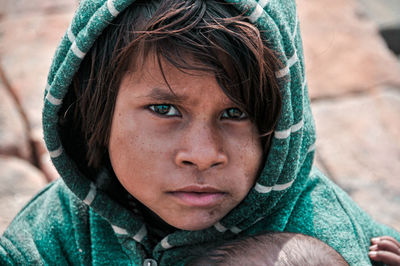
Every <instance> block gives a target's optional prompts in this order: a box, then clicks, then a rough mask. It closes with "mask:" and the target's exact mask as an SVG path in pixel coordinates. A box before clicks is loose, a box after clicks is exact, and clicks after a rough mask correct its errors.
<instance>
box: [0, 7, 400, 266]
mask: <svg viewBox="0 0 400 266" xmlns="http://www.w3.org/2000/svg"><path fill="white" fill-rule="evenodd" d="M133 2H134V1H133V0H83V1H81V2H80V5H79V7H78V9H77V11H76V13H75V16H74V18H73V21H72V23H71V24H70V26H69V28H68V30H67V32H66V34H65V36H64V37H63V39H62V41H61V44H60V46H59V48H58V49H57V51H56V54H55V57H54V60H53V64H52V66H51V69H50V73H49V76H48V85H47V87H46V90H45V99H44V110H43V127H44V135H45V141H46V145H47V148H48V150H49V153H50V156H51V158H52V161H53V163H54V165H55V166H56V168H57V170H58V172H59V174H60V176H61V178H60V179H59V180H56V181H55V182H53V183H51V184H49V185H48V186H47V187H46V188H45V189H44V190H43V191H42V192H40V193H39V194H38V195H37V196H36V197H35V198H34V199H32V200H31V201H30V202H29V203H28V204H27V206H26V207H25V208H24V209H22V210H21V211H20V213H19V214H18V215H17V217H16V218H15V219H14V220H13V222H12V223H11V225H10V226H9V227H8V229H7V230H6V231H5V232H4V234H3V236H2V237H1V239H0V264H1V265H55V264H57V265H70V264H72V265H101V264H104V265H119V264H121V265H180V264H183V263H184V261H185V260H186V259H187V257H188V254H190V252H191V250H193V249H194V248H195V247H197V246H208V245H210V244H213V243H216V242H217V241H219V240H221V239H224V240H228V239H233V238H235V237H237V236H245V235H251V234H256V233H259V232H264V231H291V232H300V233H304V234H307V235H310V236H314V237H317V238H319V239H321V240H323V241H324V242H326V243H327V244H329V245H330V246H332V247H333V248H334V249H336V250H337V251H338V252H339V253H340V254H342V256H343V257H344V258H345V259H346V260H347V261H348V262H349V264H350V265H370V264H371V262H370V260H369V258H368V247H369V245H370V238H372V237H375V236H382V235H391V236H393V237H395V238H396V239H398V240H399V241H400V235H399V233H397V232H396V231H394V230H393V229H391V228H389V227H386V226H384V225H381V224H378V223H376V222H375V221H374V220H373V219H372V218H371V217H369V216H368V215H367V214H366V213H365V212H364V211H362V210H361V209H360V208H359V207H358V206H357V205H356V204H355V203H354V202H353V201H352V200H351V199H350V198H349V196H348V195H347V194H346V193H345V192H343V191H342V190H341V189H340V188H338V187H337V186H336V185H335V184H334V183H332V182H331V181H330V180H329V179H328V178H326V177H325V176H324V175H323V174H322V173H320V172H319V171H318V170H317V169H315V167H313V166H312V165H313V157H314V150H315V129H314V123H313V118H312V114H311V109H310V101H309V98H308V92H307V80H306V77H305V70H304V56H303V49H302V41H301V36H300V32H299V22H298V17H297V14H296V5H295V1H294V0H259V1H254V0H248V1H238V0H229V1H227V2H231V3H234V4H235V6H237V8H238V9H239V11H240V12H247V15H248V16H249V20H250V21H251V22H252V23H254V24H255V25H257V27H259V28H260V29H262V30H264V31H265V32H266V33H267V35H268V36H269V37H268V41H269V43H270V45H271V46H270V47H271V48H273V49H274V50H275V51H276V52H277V53H278V54H279V55H280V60H281V61H282V62H283V63H284V67H282V69H281V70H280V71H278V72H277V73H276V76H277V77H278V78H279V79H280V80H281V82H280V91H281V95H282V101H283V106H282V112H281V115H280V118H279V121H278V124H277V127H276V130H275V132H274V137H273V140H272V145H271V148H270V152H269V154H268V158H267V160H266V163H265V166H264V170H263V171H262V173H261V175H260V177H259V178H258V179H257V181H256V183H255V185H254V187H253V188H252V189H251V190H250V192H249V193H248V195H247V197H246V198H245V199H244V200H243V201H242V202H241V203H240V204H239V205H238V206H236V207H235V208H234V209H233V210H232V211H231V212H229V213H228V214H227V215H226V216H225V217H223V218H222V219H221V220H220V221H219V222H217V223H216V224H215V225H214V226H211V227H209V228H206V229H204V230H200V231H184V230H176V231H174V232H172V233H170V234H168V235H166V236H165V237H164V238H162V240H160V241H154V239H152V237H151V236H152V235H154V233H153V232H152V230H153V228H152V227H151V226H150V225H148V224H146V223H145V222H143V220H142V219H139V218H138V216H137V215H136V214H135V213H134V212H133V211H129V210H127V209H126V208H125V207H123V206H122V205H120V204H119V203H118V202H117V201H116V200H115V199H114V198H113V197H111V196H110V195H109V194H108V193H106V192H105V191H106V189H105V187H106V186H107V182H106V181H104V180H105V179H106V178H105V179H104V178H97V179H96V182H92V181H91V179H89V178H88V177H85V176H84V175H83V174H82V173H81V172H80V171H78V168H77V166H76V165H77V164H76V163H75V161H74V158H70V157H68V156H67V155H66V153H65V152H64V149H63V147H62V145H61V141H60V137H59V132H58V111H59V110H60V107H61V105H62V101H63V98H64V96H65V95H66V93H67V90H68V88H69V85H70V83H71V80H72V78H73V76H74V75H75V73H76V72H77V70H78V69H79V65H80V63H81V62H82V59H83V58H84V56H85V54H86V53H87V52H88V51H89V49H90V48H91V46H92V45H93V43H94V41H95V40H96V39H97V38H98V36H99V35H100V34H101V32H102V31H103V30H104V28H105V27H107V25H108V24H109V23H110V22H111V21H112V20H113V19H114V18H115V17H116V16H118V14H119V13H120V12H122V11H123V10H124V9H125V8H126V7H128V6H129V5H131V4H132V3H133ZM105 175H106V174H105Z"/></svg>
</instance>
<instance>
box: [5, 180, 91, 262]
mask: <svg viewBox="0 0 400 266" xmlns="http://www.w3.org/2000/svg"><path fill="white" fill-rule="evenodd" d="M72 196H73V195H70V194H69V193H68V192H67V188H66V187H65V185H64V183H63V182H62V181H56V182H54V183H52V184H50V185H49V186H47V187H46V188H45V189H44V190H43V191H41V192H40V193H39V194H38V195H37V196H36V197H35V198H33V199H32V200H31V201H30V202H29V203H28V204H27V205H26V206H25V207H24V208H23V209H22V210H21V211H20V212H19V214H18V215H17V216H16V217H15V218H14V220H13V221H12V223H11V224H10V225H9V227H8V228H7V229H6V231H5V232H4V234H3V236H2V237H1V238H0V265H48V264H53V263H54V262H56V263H57V265H71V264H74V265H75V264H82V263H84V262H85V261H86V259H85V256H86V257H87V256H89V255H87V254H80V253H79V252H77V251H78V250H79V248H80V247H79V246H78V245H77V244H78V243H77V241H76V240H75V239H76V238H75V234H76V230H77V227H82V221H83V223H84V222H85V221H84V220H85V219H82V217H85V213H87V210H86V209H85V208H82V207H79V208H77V207H76V204H75V203H74V198H73V197H72ZM77 215H78V216H79V217H80V222H79V223H78V224H77V223H75V221H74V220H75V217H76V216H77ZM52 262H53V263H52Z"/></svg>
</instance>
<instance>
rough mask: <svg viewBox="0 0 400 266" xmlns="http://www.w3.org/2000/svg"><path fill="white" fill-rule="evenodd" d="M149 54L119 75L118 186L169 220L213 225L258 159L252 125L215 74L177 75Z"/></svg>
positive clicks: (196, 226) (252, 175) (113, 144)
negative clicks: (160, 67)
mask: <svg viewBox="0 0 400 266" xmlns="http://www.w3.org/2000/svg"><path fill="white" fill-rule="evenodd" d="M163 67H164V72H165V75H166V79H167V81H168V83H169V84H170V86H171V87H172V89H173V92H174V93H175V94H174V93H172V92H171V91H170V90H169V88H168V86H167V84H166V83H165V82H164V79H163V77H162V74H161V71H160V69H159V66H158V64H157V63H156V60H155V59H154V56H151V55H150V56H148V58H147V59H146V60H145V64H144V66H143V67H142V68H141V69H139V70H137V71H135V72H130V73H128V74H126V75H125V77H124V78H123V80H122V83H121V86H120V90H119V93H118V97H117V101H116V105H115V111H114V116H113V122H112V126H111V136H110V142H109V154H110V159H111V163H112V166H113V169H114V171H115V174H116V176H117V178H118V179H119V181H120V182H121V184H122V185H123V186H124V187H125V188H126V189H127V190H128V191H129V193H131V194H132V195H133V196H134V197H135V198H136V199H137V200H139V201H140V202H142V203H143V204H144V205H145V206H147V207H148V208H149V209H151V210H152V211H153V212H155V213H156V214H157V215H158V216H159V217H161V218H162V219H163V220H164V221H165V222H167V223H168V224H170V225H172V226H174V227H176V228H180V229H184V230H201V229H204V228H207V227H209V226H212V225H213V224H214V223H216V222H217V221H219V220H220V219H221V218H222V217H224V216H225V215H226V214H227V213H228V212H229V211H230V210H232V209H233V208H234V207H235V206H236V205H238V204H239V202H241V201H242V200H243V198H244V197H245V196H246V195H247V193H248V192H249V190H250V189H251V188H252V186H253V185H254V182H255V179H256V175H257V173H258V169H259V166H260V163H261V160H262V149H261V143H260V140H259V137H258V132H257V129H256V126H255V125H254V124H253V123H251V122H250V120H249V119H247V118H246V115H245V114H244V113H242V112H241V111H240V110H239V109H237V108H236V106H235V105H234V104H233V103H232V102H231V101H230V100H229V98H228V97H227V96H226V95H225V94H224V93H223V92H222V90H221V88H220V87H219V85H218V84H217V81H216V79H215V77H214V76H213V75H211V74H207V73H203V72H193V71H192V72H191V74H187V73H183V72H182V71H180V70H178V69H177V68H175V67H173V66H172V65H170V64H168V63H167V62H165V61H163Z"/></svg>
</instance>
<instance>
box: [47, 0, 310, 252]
mask: <svg viewBox="0 0 400 266" xmlns="http://www.w3.org/2000/svg"><path fill="white" fill-rule="evenodd" d="M133 2H134V1H133V0H86V1H81V3H80V6H79V8H78V10H77V12H76V14H75V16H74V18H73V20H72V23H71V25H70V26H69V27H68V29H67V31H66V34H65V36H64V38H63V40H62V42H61V44H60V46H59V48H58V50H57V51H56V54H55V58H54V61H53V64H52V66H51V70H50V73H49V76H48V84H47V86H46V90H45V103H44V110H43V127H44V133H45V134H44V135H45V141H46V145H47V148H48V150H49V151H50V156H51V158H52V160H53V163H54V165H55V166H56V168H57V170H58V171H59V173H60V175H61V176H62V178H63V179H64V181H65V183H66V184H67V185H68V186H69V187H70V189H71V190H72V191H73V192H74V193H75V194H76V195H77V196H78V197H79V198H80V199H82V200H83V201H84V202H85V203H86V204H88V205H90V206H91V207H92V208H93V209H94V210H96V212H98V213H99V214H101V215H103V216H104V217H105V218H106V219H107V220H108V221H109V222H110V223H111V225H112V228H113V229H114V232H115V233H116V235H117V236H119V237H121V238H125V237H130V238H133V239H135V240H138V241H139V242H140V241H142V240H144V239H146V230H144V229H143V228H144V227H143V226H144V225H143V224H142V223H141V222H140V221H134V222H132V220H134V218H133V216H132V214H131V213H129V212H127V211H126V210H125V209H123V208H122V207H121V206H118V205H115V206H111V205H110V206H104V204H103V203H104V202H105V201H107V200H109V199H108V198H107V196H106V195H105V194H104V193H102V192H101V190H98V189H96V185H95V184H93V183H92V182H90V181H89V179H87V178H85V177H84V176H82V174H81V173H79V171H78V170H77V169H76V166H75V164H74V163H73V161H72V160H71V159H70V158H69V157H68V156H66V154H65V153H64V149H63V148H62V146H61V142H60V138H59V133H58V132H57V128H58V126H57V121H58V117H57V113H58V110H59V109H60V107H61V104H62V101H63V97H64V96H65V95H66V93H67V90H68V87H69V84H70V83H71V80H72V78H73V76H74V74H75V73H76V71H77V70H78V68H79V64H80V62H81V61H82V59H83V58H84V57H85V55H86V53H87V52H88V51H89V49H90V47H91V46H92V45H93V43H94V41H95V40H96V38H97V37H98V36H99V35H100V34H101V32H102V31H103V30H104V28H105V27H106V26H107V25H108V24H109V23H110V22H111V21H112V20H113V19H114V18H115V17H116V16H118V14H119V13H120V12H122V11H123V10H124V9H125V8H126V7H127V6H129V5H130V4H132V3H133ZM227 2H230V3H232V4H234V5H235V6H237V8H238V9H239V10H240V11H241V12H246V14H247V15H248V18H249V20H250V21H251V22H253V23H255V24H256V25H257V26H258V27H259V29H260V30H262V32H263V34H265V35H266V36H267V40H268V41H269V44H270V48H272V49H274V50H275V51H276V52H277V53H278V54H279V57H280V60H281V61H282V62H283V64H284V67H283V68H282V69H281V70H279V71H277V73H276V76H277V77H278V78H279V80H280V90H281V94H282V99H283V107H282V114H281V116H280V119H279V122H278V124H277V128H276V131H275V133H274V139H273V141H272V147H271V149H270V150H271V151H270V154H269V156H268V159H267V161H266V164H265V167H264V171H263V172H262V174H261V176H260V178H259V179H258V180H257V183H256V184H255V186H254V189H252V190H251V191H250V193H249V194H248V196H247V197H246V199H245V200H244V201H243V202H242V203H241V204H240V205H239V206H238V207H237V208H235V210H233V211H232V212H230V213H229V214H228V215H227V216H226V217H224V218H223V219H222V220H221V221H220V222H219V223H218V224H216V225H215V226H214V227H212V228H210V229H207V230H208V232H209V233H210V234H215V232H217V233H220V234H226V233H229V234H232V233H233V234H238V233H240V232H242V231H243V230H245V229H246V228H248V227H250V226H251V225H253V224H254V223H255V222H256V221H258V220H260V219H263V217H267V216H268V215H269V214H270V212H271V211H272V208H273V206H275V205H276V204H278V202H282V201H285V195H287V194H290V191H291V188H292V187H297V188H298V187H301V186H302V185H303V184H304V182H305V180H306V179H307V177H308V174H309V171H310V169H311V165H312V158H313V151H314V148H311V147H313V144H314V142H315V133H314V126H313V119H312V116H311V112H310V109H309V106H308V99H307V97H308V93H307V86H306V81H305V75H304V63H303V51H302V48H301V38H300V35H299V32H298V19H297V15H296V6H295V2H294V1H293V0H260V1H254V0H249V1H237V0H229V1H227ZM304 97H305V98H304ZM78 184H79V185H78ZM296 191H297V190H296ZM288 198H290V197H288ZM247 206H253V207H252V208H248V207H247ZM282 219H285V217H282ZM128 221H129V222H128ZM207 230H206V231H207ZM184 239H185V237H183V235H180V233H179V232H177V233H175V234H173V235H171V236H169V237H168V238H165V239H163V241H161V243H160V247H159V248H160V249H169V248H171V247H172V246H176V245H183V244H184V243H185V240H184ZM190 239H192V241H194V240H193V236H191V237H190Z"/></svg>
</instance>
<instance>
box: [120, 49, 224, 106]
mask: <svg viewBox="0 0 400 266" xmlns="http://www.w3.org/2000/svg"><path fill="white" fill-rule="evenodd" d="M187 60H190V58H188V59H187ZM193 64H196V63H195V62H193ZM120 93H122V94H130V95H131V97H135V98H142V99H146V98H147V99H154V100H159V101H166V102H170V101H173V102H180V103H184V102H190V101H192V102H193V101H198V99H202V98H212V99H213V101H218V102H220V103H223V104H225V103H231V100H230V99H229V98H228V97H227V96H226V95H225V93H224V92H223V90H222V89H221V87H220V86H219V84H218V82H217V80H216V78H215V75H214V74H213V73H210V72H206V71H195V70H185V69H178V68H177V67H175V66H173V65H172V64H171V63H169V62H168V61H167V60H165V59H163V58H162V57H160V60H159V61H158V60H157V57H156V56H155V55H154V54H150V55H149V56H147V57H146V58H144V60H143V61H142V62H141V63H140V65H135V66H134V67H132V69H131V70H130V71H128V72H127V73H126V74H125V76H124V77H123V79H122V82H121V86H120Z"/></svg>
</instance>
